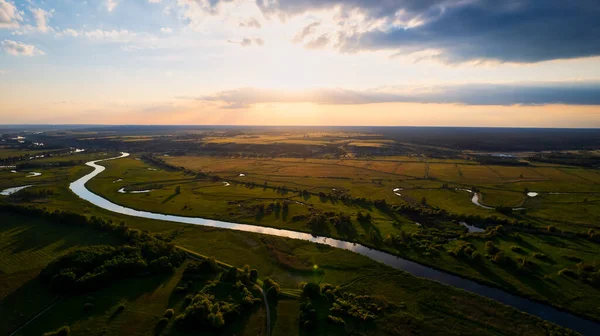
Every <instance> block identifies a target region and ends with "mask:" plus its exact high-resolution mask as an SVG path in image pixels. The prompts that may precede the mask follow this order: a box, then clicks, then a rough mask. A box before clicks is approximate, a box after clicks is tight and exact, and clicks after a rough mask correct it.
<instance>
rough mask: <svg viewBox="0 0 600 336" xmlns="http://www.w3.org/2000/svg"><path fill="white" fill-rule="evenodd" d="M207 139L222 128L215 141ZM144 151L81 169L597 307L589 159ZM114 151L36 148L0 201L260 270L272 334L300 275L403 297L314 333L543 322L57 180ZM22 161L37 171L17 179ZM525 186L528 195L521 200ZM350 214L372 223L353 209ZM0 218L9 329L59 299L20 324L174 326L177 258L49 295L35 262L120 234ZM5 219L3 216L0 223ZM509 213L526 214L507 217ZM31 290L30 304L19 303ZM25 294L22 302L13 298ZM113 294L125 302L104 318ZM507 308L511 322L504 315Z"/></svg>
mask: <svg viewBox="0 0 600 336" xmlns="http://www.w3.org/2000/svg"><path fill="white" fill-rule="evenodd" d="M78 136H83V137H88V136H91V137H90V138H86V139H89V140H86V141H90V142H93V141H95V140H94V139H97V138H96V137H95V136H94V133H90V134H85V133H78ZM102 136H103V138H102V141H103V143H104V141H109V142H111V143H112V142H114V143H119V144H124V143H127V146H138V145H140V144H141V143H153V141H155V140H156V138H160V136H158V135H143V134H142V135H131V136H120V135H115V136H112V135H111V136H109V137H106V136H105V135H102ZM273 136H274V135H260V136H258V137H255V136H254V135H251V136H230V137H229V138H228V137H227V136H218V137H211V136H208V137H204V138H203V140H202V144H201V146H204V144H208V145H219V146H220V145H223V144H225V145H227V146H229V145H231V143H233V144H238V142H245V141H258V142H260V141H262V143H258V142H257V143H244V145H252V146H261V145H263V144H273V139H271V137H273ZM277 136H280V135H277ZM346 136H347V135H346ZM341 137H343V136H342V135H340V134H321V135H319V134H318V133H315V134H310V137H308V138H309V139H310V140H305V139H302V138H299V139H295V138H298V136H297V135H285V136H283V138H285V139H287V140H289V141H315V142H318V141H323V143H320V144H318V145H317V146H320V147H327V146H329V145H328V144H331V143H332V142H331V140H332V138H336V139H337V140H335V141H334V142H336V141H338V140H339V138H341ZM347 137H348V139H346V140H345V142H339V143H335V144H334V145H335V146H342V147H341V148H346V149H347V148H355V149H356V148H358V149H357V150H361V149H360V148H361V147H363V146H361V145H368V148H371V149H372V150H375V151H377V150H387V149H389V147H390V145H389V144H387V142H386V141H382V140H381V139H366V138H364V137H363V136H362V135H360V134H356V135H354V136H347ZM213 138H215V139H217V138H219V139H221V140H223V139H228V140H227V141H226V142H223V143H219V144H217V143H214V141H213ZM240 138H241V139H242V140H240ZM169 141H171V140H169ZM172 141H173V142H175V141H179V140H178V139H172ZM194 141H196V140H194ZM231 141H232V142H231ZM327 141H329V142H327ZM173 142H170V143H173ZM361 142H362V143H361ZM357 143H360V144H357ZM376 143H379V144H376ZM350 144H352V145H350ZM288 145H289V144H288ZM296 145H302V142H300V143H296ZM311 145H314V143H312V144H311ZM190 146H191V145H190ZM121 148H123V147H121ZM202 148H203V147H202ZM418 148H419V149H422V148H423V147H421V146H419V147H418ZM123 149H124V150H127V148H123ZM228 150H229V149H228ZM432 150H437V149H435V148H432ZM147 154H149V152H146V151H143V152H139V151H136V152H133V155H132V156H131V157H129V158H124V159H119V160H113V161H107V162H104V163H102V165H104V166H105V167H106V168H107V169H106V170H105V171H104V172H103V173H101V174H100V175H99V176H97V177H95V178H94V179H93V180H91V181H90V182H89V183H88V185H87V186H88V188H89V189H90V190H92V191H93V192H95V193H97V194H99V195H101V196H103V197H106V198H108V199H110V200H111V201H113V202H115V203H118V204H121V205H124V206H127V207H130V208H135V209H140V210H149V211H154V212H161V213H167V214H177V215H184V216H190V217H203V218H210V219H216V220H222V221H228V222H238V223H248V224H253V225H260V226H268V227H276V228H285V229H290V230H295V231H302V232H308V233H314V234H319V235H325V236H329V237H334V238H338V239H342V240H346V241H350V242H358V243H360V244H363V245H366V246H370V247H373V248H376V249H379V250H383V251H385V252H388V253H392V254H395V255H398V256H401V257H403V258H406V259H410V260H414V261H417V262H419V263H421V264H424V265H428V266H431V267H434V268H437V269H441V270H445V271H447V272H450V273H453V274H457V275H460V276H462V277H465V278H469V279H473V280H476V281H479V282H482V283H485V284H489V285H492V286H496V287H500V288H502V289H504V290H506V291H509V292H511V293H515V294H518V295H521V296H525V297H529V298H533V299H535V300H537V301H541V302H546V303H548V304H552V305H554V306H557V307H560V308H562V309H565V310H568V311H570V312H574V313H576V314H578V315H582V316H585V317H587V318H590V319H595V320H600V311H599V310H598V307H597V304H596V303H597V302H598V301H599V300H600V288H599V287H598V286H597V284H595V283H594V282H593V281H595V280H594V279H593V276H594V275H593V274H595V273H594V272H597V271H598V265H599V264H600V259H599V256H600V244H598V242H597V240H594V239H593V237H594V234H595V231H594V230H596V231H597V230H598V229H599V228H598V225H599V224H600V220H599V219H600V206H599V205H600V194H599V193H598V191H597V190H598V188H597V187H598V184H600V174H599V173H598V170H595V169H588V168H581V167H575V166H565V165H558V164H549V163H536V162H530V164H529V165H523V166H507V165H493V164H481V163H479V162H478V161H476V160H474V159H473V158H471V157H468V156H457V157H452V158H440V157H429V156H426V155H414V154H409V155H389V156H377V155H370V156H367V157H365V156H363V155H353V154H352V153H346V154H344V155H343V156H339V157H331V156H330V155H329V154H324V155H321V156H319V157H310V158H298V157H268V156H262V155H260V156H258V155H252V156H250V155H242V154H232V155H216V156H215V155H211V156H208V155H197V154H188V155H181V154H179V153H173V152H164V153H160V152H159V153H154V156H153V157H154V158H155V159H152V160H150V159H149V157H148V156H147ZM116 155H117V152H115V151H114V148H112V149H111V151H100V150H98V151H89V152H83V153H76V154H72V155H68V156H67V155H65V156H57V157H52V158H43V159H36V160H31V163H35V164H36V166H35V168H24V169H22V170H21V169H19V172H18V173H11V172H10V171H9V170H0V189H4V188H9V187H15V186H20V185H29V184H31V185H33V186H32V187H30V188H28V189H25V190H24V191H20V192H18V193H16V194H14V195H12V196H0V203H10V204H18V205H27V206H34V207H37V208H41V209H45V210H46V211H50V212H52V211H55V210H60V211H71V212H75V213H78V214H83V215H86V216H88V217H92V216H96V217H101V218H104V219H106V220H110V221H112V222H114V223H119V222H121V221H125V222H126V224H127V226H128V227H130V228H132V229H139V230H142V231H144V232H148V233H150V234H158V235H161V236H173V237H174V238H173V243H174V244H175V245H177V246H179V247H181V248H184V249H187V250H189V251H192V252H194V253H199V254H201V255H204V256H214V257H215V258H217V259H218V260H220V261H222V262H224V263H226V264H229V265H235V266H237V267H240V268H241V267H243V266H244V265H245V264H248V265H251V266H252V267H253V268H256V269H257V270H259V273H260V277H261V279H265V278H267V277H270V278H273V279H274V280H275V281H276V282H277V283H279V284H280V285H281V287H282V293H283V294H282V296H281V298H280V301H279V303H278V306H277V309H276V310H277V313H276V315H275V316H274V318H273V321H272V328H271V329H272V331H273V333H272V334H273V335H287V334H289V333H290V332H291V334H306V331H305V330H303V329H302V328H301V327H300V320H299V310H300V309H301V305H302V303H303V299H302V297H300V293H301V291H300V289H299V287H298V286H299V284H300V283H302V282H315V283H320V284H324V283H331V284H333V285H335V286H340V288H342V289H343V291H346V292H351V293H357V294H365V295H375V296H378V297H385V298H387V300H389V301H390V302H391V303H392V304H393V305H394V306H395V307H396V306H397V307H402V309H394V310H393V314H388V315H385V316H383V317H382V318H381V320H378V322H377V323H376V324H375V325H373V326H366V327H365V329H360V328H358V329H356V328H357V324H356V323H352V322H349V324H348V326H347V328H349V329H347V330H343V329H335V328H333V329H332V328H328V327H327V328H324V329H319V330H318V331H314V332H313V333H318V334H321V335H328V334H344V332H348V331H353V332H355V331H356V332H362V333H365V334H373V335H376V334H377V335H380V334H398V333H406V334H413V333H425V334H436V333H443V334H448V333H455V334H507V333H508V334H523V333H532V334H547V333H549V332H550V331H549V330H548V329H547V328H549V327H548V324H545V323H542V322H540V320H538V319H536V318H532V317H529V316H525V315H522V314H520V313H517V312H516V311H515V310H513V309H511V308H508V307H505V306H503V305H500V304H498V303H495V302H493V301H490V300H486V299H483V298H481V297H479V296H476V295H471V294H468V293H466V292H463V291H460V290H455V289H452V288H448V287H447V286H442V285H440V284H437V283H433V282H431V281H427V280H422V279H418V278H414V277H412V276H410V275H408V274H406V273H403V272H401V271H396V270H393V269H391V268H389V267H387V266H384V265H382V264H379V263H377V262H374V261H372V260H370V259H368V258H366V257H362V256H360V255H356V254H354V253H352V252H348V251H343V250H338V249H334V248H330V247H327V246H321V245H315V244H311V243H308V242H303V241H296V240H290V239H283V238H276V237H270V236H262V235H258V234H250V233H242V232H236V231H227V230H220V229H213V228H205V227H196V226H190V225H182V224H175V223H165V222H160V221H153V220H145V219H139V218H133V217H127V216H122V215H117V214H114V213H111V212H108V211H105V210H102V209H99V208H96V207H95V206H93V205H91V204H89V203H87V202H84V201H82V200H80V199H78V198H77V197H76V196H75V195H74V194H73V193H72V192H71V191H70V190H69V189H68V185H69V183H70V182H72V181H74V180H76V179H77V178H78V177H81V176H83V175H84V174H85V173H87V172H89V171H91V168H89V167H87V166H85V165H83V163H84V162H86V161H89V160H93V159H100V158H107V157H112V156H116ZM65 162H67V163H68V164H65ZM160 162H163V163H164V164H163V163H160ZM61 165H63V166H61ZM33 171H35V172H40V173H42V175H40V176H35V177H27V176H29V175H30V174H29V173H30V172H33ZM459 189H470V190H475V191H476V192H478V195H479V197H480V202H481V203H483V204H485V205H486V206H490V207H504V208H525V209H526V210H524V211H512V212H502V211H496V210H494V209H491V210H490V209H485V208H482V207H479V206H477V205H475V204H473V202H472V201H471V197H472V195H471V194H470V193H469V192H466V191H463V190H459ZM140 191H141V192H140ZM145 191H149V192H145ZM527 192H536V193H538V195H537V196H535V197H530V196H528V195H527ZM376 201H377V202H379V201H385V204H386V206H385V207H381V206H378V205H377V204H378V203H377V202H376ZM284 207H285V210H282V208H284ZM407 209H408V210H407ZM411 209H413V210H414V209H419V211H421V212H419V213H414V212H411V211H413V210H411ZM442 210H444V211H446V212H448V213H451V214H456V215H457V216H462V217H460V218H466V219H469V224H476V225H478V226H479V227H481V228H484V229H486V231H485V232H482V233H468V232H467V229H466V228H465V227H464V226H462V225H461V224H460V223H459V220H458V219H457V218H458V217H448V216H444V215H441V216H440V215H439V212H440V211H442ZM359 213H360V216H364V215H368V216H369V218H370V219H369V220H367V221H365V220H361V219H360V218H361V217H359ZM2 216H6V217H4V218H7V219H9V220H8V221H5V220H2V221H1V222H2V223H3V224H2V228H0V230H2V235H0V239H2V244H0V246H10V248H7V249H3V250H2V251H0V254H1V255H0V257H3V260H2V262H0V271H1V272H2V273H0V279H1V281H0V282H1V284H0V290H1V292H0V294H2V295H4V297H5V298H6V300H3V299H2V298H0V302H3V303H2V304H4V302H12V303H11V304H12V305H14V306H15V307H19V308H18V309H16V310H13V311H12V312H8V311H6V309H5V310H4V311H3V312H2V313H3V314H9V315H10V316H11V321H13V322H11V324H10V329H8V330H14V328H16V327H17V326H18V325H20V324H21V323H23V321H26V320H28V318H30V317H31V316H33V315H35V314H37V313H38V312H40V311H41V310H43V308H44V307H48V306H49V305H51V304H54V303H56V305H55V306H53V307H52V309H50V310H48V311H47V312H45V313H44V314H43V315H41V316H40V317H39V318H37V319H35V321H34V322H32V323H30V324H29V325H27V326H26V327H25V328H24V329H23V330H22V331H20V334H31V333H33V334H41V333H43V332H47V331H51V330H55V329H57V328H59V327H61V326H62V325H64V324H67V325H69V326H70V327H71V329H72V332H73V333H74V334H89V333H91V332H92V331H94V332H95V331H100V332H102V333H105V334H139V335H142V334H151V333H154V334H160V333H162V334H179V331H175V330H174V329H173V328H172V325H171V324H168V326H167V327H166V328H164V326H163V328H158V329H157V328H156V327H157V324H158V323H159V321H160V319H161V318H162V314H163V313H164V311H165V309H167V308H174V309H175V311H176V312H177V313H179V312H180V311H181V309H182V305H181V303H182V302H183V297H180V298H179V299H177V300H174V299H173V297H174V295H173V291H174V290H175V288H176V287H178V286H179V285H180V283H181V281H182V274H183V269H184V267H185V266H182V267H181V268H178V269H177V270H176V271H175V272H174V273H173V275H172V276H163V277H149V278H144V279H142V280H139V279H135V280H123V281H121V282H119V283H118V284H115V285H114V286H111V287H109V288H104V289H101V290H100V291H98V292H97V293H92V294H89V295H87V296H81V297H74V298H69V299H61V300H60V301H56V300H57V299H58V298H57V297H56V296H55V295H53V294H52V293H50V292H48V291H47V290H45V289H44V288H42V287H41V285H40V284H39V283H37V282H36V280H35V277H36V276H37V274H38V273H39V271H40V269H41V268H43V267H44V266H45V264H47V263H48V262H50V261H51V260H53V259H55V258H58V257H60V256H61V255H64V254H65V253H68V252H69V251H71V250H72V249H73V248H77V247H80V246H85V245H97V244H109V245H111V244H117V243H118V242H117V241H115V240H114V239H112V238H111V237H105V236H104V235H102V234H98V233H93V232H89V231H86V230H83V229H82V230H75V231H73V230H64V229H63V228H60V227H55V225H54V224H48V223H42V222H43V221H41V222H40V221H33V222H31V224H30V226H31V227H30V228H29V229H25V228H27V226H25V225H23V223H25V222H27V223H29V222H28V220H27V219H26V218H16V217H14V216H13V217H10V216H12V215H7V214H2ZM319 216H324V217H323V218H325V221H324V222H318V221H317V219H319V218H321V217H319ZM344 216H346V217H347V218H348V220H346V219H344V218H345V217H344ZM4 218H3V219H4ZM340 218H341V221H342V223H341V224H339V223H338V221H339V220H340ZM498 221H500V222H501V221H504V222H503V223H507V225H504V227H498V225H497V224H494V223H496V222H498ZM7 222H10V223H11V225H8V226H6V225H5V224H4V223H7ZM38 222H39V223H38ZM313 222H315V223H317V224H318V225H316V226H315V225H314V223H313ZM514 222H519V223H525V224H527V225H526V226H514V225H512V224H510V223H514ZM15 223H16V224H15ZM311 223H313V224H311ZM319 223H320V224H319ZM38 226H39V228H38ZM23 230H25V231H23ZM37 232H39V233H41V234H42V235H41V236H38V235H37ZM596 238H597V237H596ZM111 239H112V240H111ZM21 240H23V241H21ZM42 241H43V242H42ZM490 243H491V244H492V245H493V247H494V248H493V249H492V248H490ZM19 244H20V245H22V246H23V247H21V248H20V249H19V248H16V247H15V246H19ZM28 244H34V245H35V244H39V245H40V246H29V245H28ZM590 270H591V271H590ZM138 284H139V288H137V285H138ZM132 287H135V290H132ZM37 297H39V298H40V299H39V300H38V301H39V302H36V303H35V304H34V303H31V304H29V305H28V304H27V302H33V301H35V300H36V299H35V298H37ZM89 297H92V298H93V300H94V301H95V303H94V304H95V305H96V308H98V309H96V310H94V311H93V312H92V314H91V315H90V314H89V313H85V312H82V311H81V307H82V306H83V305H84V304H85V303H88V301H90V299H89ZM22 298H28V299H25V300H22ZM9 299H10V300H13V301H8V300H9ZM21 300H22V302H23V303H24V304H23V305H19V304H17V301H21ZM121 305H125V306H126V309H125V310H124V311H123V312H122V313H121V314H115V312H116V310H117V309H118V307H119V306H121ZM4 307H6V305H5V306H4ZM55 307H56V309H55ZM177 307H179V308H177ZM457 307H458V308H457ZM15 314H16V315H15ZM20 314H22V315H20ZM264 318H265V312H264V311H263V310H261V309H259V310H257V311H256V312H254V313H253V314H252V315H251V317H250V318H249V319H248V320H247V321H246V324H244V325H242V326H240V328H239V329H238V330H237V334H252V335H255V334H264V330H263V329H261V328H264ZM515 320H518V321H521V322H519V323H514V321H515ZM507 321H510V322H507ZM290 328H291V329H290ZM449 330H450V331H449Z"/></svg>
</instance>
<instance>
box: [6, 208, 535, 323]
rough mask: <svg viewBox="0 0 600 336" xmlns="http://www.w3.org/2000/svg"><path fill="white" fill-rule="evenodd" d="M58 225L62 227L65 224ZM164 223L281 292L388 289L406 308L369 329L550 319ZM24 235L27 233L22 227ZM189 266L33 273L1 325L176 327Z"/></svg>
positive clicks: (281, 308) (331, 260) (301, 251)
mask: <svg viewBox="0 0 600 336" xmlns="http://www.w3.org/2000/svg"><path fill="white" fill-rule="evenodd" d="M21 220H22V219H21ZM32 223H35V225H36V228H37V229H42V228H43V227H44V226H45V225H47V223H41V222H37V221H33V222H32ZM57 225H59V227H60V224H57ZM163 225H165V226H166V225H169V226H170V227H173V226H175V227H177V228H183V229H184V232H183V233H182V234H181V235H180V236H179V237H178V238H177V243H178V244H181V245H184V246H187V247H189V248H190V249H193V250H196V251H199V252H205V251H206V252H208V253H209V254H210V255H215V256H218V258H219V259H220V260H223V261H226V262H227V263H230V264H232V265H236V266H238V267H241V266H242V265H243V264H250V265H252V267H256V268H257V269H258V270H259V273H260V276H261V278H264V277H265V276H270V277H273V278H274V279H276V281H278V282H279V283H280V284H281V285H282V287H283V288H284V291H290V292H294V291H295V290H294V288H297V285H298V283H299V282H301V281H313V282H328V283H333V284H338V285H345V286H344V287H343V288H344V290H347V291H351V292H355V293H357V294H367V295H376V296H381V297H386V298H387V300H389V301H390V302H391V303H392V304H394V305H397V306H398V307H402V309H401V310H400V311H398V312H397V313H394V314H393V315H390V316H385V317H384V318H383V319H382V320H380V321H378V323H377V324H376V325H370V326H361V327H360V328H361V330H362V331H363V332H366V333H367V334H374V335H375V334H388V333H397V332H398V330H405V331H411V332H419V331H421V332H427V333H447V331H448V329H447V328H448V327H449V326H451V327H452V328H451V332H452V333H454V334H457V335H458V334H472V333H485V334H498V335H499V334H523V333H527V334H532V335H543V334H545V333H546V325H544V324H543V323H542V322H541V321H540V320H538V319H536V318H533V317H531V316H529V315H526V314H522V313H518V312H516V311H515V310H513V309H511V308H508V307H506V306H503V305H500V304H497V303H495V302H492V301H488V300H486V299H483V298H481V297H479V296H476V295H470V294H467V293H465V292H463V291H460V290H456V289H452V288H449V287H446V286H442V285H440V284H438V283H435V282H431V281H426V280H421V279H418V278H414V277H412V276H409V275H407V274H405V273H403V272H399V271H395V270H392V269H390V268H389V267H386V266H383V265H381V264H378V263H376V262H373V261H371V260H369V259H367V258H365V257H362V256H358V255H355V254H354V253H351V252H348V251H343V250H337V249H334V248H330V247H325V246H318V245H315V244H311V243H308V242H302V241H295V240H288V239H281V238H276V237H265V236H261V235H258V234H247V233H240V232H232V231H224V230H213V229H207V228H202V227H193V226H184V225H177V224H170V223H164V224H163ZM143 227H144V226H139V228H143ZM146 228H148V227H146ZM68 229H70V228H68ZM95 233H96V234H95ZM89 236H90V237H88V238H87V239H95V238H93V237H95V236H97V232H89ZM18 237H20V238H23V239H25V236H18ZM49 237H51V236H49ZM82 238H84V237H82ZM61 239H62V238H60V237H54V238H53V239H52V238H48V241H50V240H55V241H56V240H58V241H60V240H61ZM50 245H52V244H50ZM236 247H237V249H236ZM275 250H276V251H279V253H289V254H291V255H294V256H296V257H297V259H295V260H292V261H290V259H287V260H288V263H287V264H282V262H281V259H280V258H277V257H276V256H275V254H274V252H273V251H275ZM242 252H243V253H242ZM57 255H58V254H57ZM306 263H308V264H312V263H315V264H318V265H319V269H321V270H322V272H321V273H319V274H316V273H314V272H307V271H304V270H298V269H299V266H300V265H304V264H306ZM183 267H185V265H184V266H183ZM183 267H181V268H179V269H178V270H177V271H176V272H175V273H174V274H173V275H171V276H153V277H146V278H137V279H129V280H123V281H119V282H116V283H113V284H111V286H109V287H107V288H104V289H101V290H99V291H96V292H92V293H87V294H84V295H76V296H71V297H66V298H62V299H60V300H58V298H56V297H55V296H53V295H52V294H51V293H49V292H47V290H46V289H45V287H43V286H41V285H40V284H39V282H37V281H35V279H34V280H30V281H29V282H27V283H25V284H24V285H23V286H21V287H20V288H19V289H17V290H16V291H15V292H13V293H11V295H10V296H9V297H8V298H6V299H5V300H4V301H3V302H2V304H1V305H0V312H1V313H2V316H3V317H4V318H6V319H5V320H4V321H8V323H3V324H2V325H3V327H4V328H7V329H5V330H3V332H6V333H8V331H9V330H13V329H15V328H16V326H18V325H21V324H22V323H23V322H24V321H26V320H28V319H29V317H30V316H33V315H35V314H36V313H37V312H39V311H42V310H44V309H46V308H47V307H50V308H49V309H48V310H47V311H46V312H45V313H44V314H42V315H40V316H39V317H38V318H36V319H35V320H34V321H33V322H31V323H30V324H28V325H27V326H26V327H25V328H23V329H22V330H21V331H20V332H19V333H18V335H30V334H41V333H43V332H47V331H50V330H55V329H57V328H59V327H61V326H63V325H68V326H69V327H70V329H71V331H72V332H73V334H98V333H99V334H109V335H117V334H123V335H149V334H150V335H151V334H158V333H162V334H166V335H179V334H180V333H179V332H178V331H177V330H175V329H174V328H173V325H172V322H168V323H167V324H166V326H164V329H163V328H161V329H157V324H158V321H159V320H160V319H161V318H162V317H163V315H164V312H165V310H166V309H169V308H170V309H173V310H174V311H175V314H176V315H177V314H178V313H179V312H181V311H182V300H183V296H182V295H180V294H176V293H174V288H175V287H177V286H178V284H179V283H181V281H182V278H181V276H182V271H183ZM87 303H91V304H93V306H91V307H92V308H91V309H90V310H89V311H87V312H86V311H84V310H83V309H82V308H83V307H84V305H86V304H87ZM121 306H124V308H120V307H121ZM482 307H487V308H484V309H482ZM273 309H274V310H275V312H276V315H275V318H274V320H273V322H272V323H273V326H272V330H273V333H272V334H273V335H290V334H303V332H302V331H299V330H298V329H297V328H298V323H297V321H298V314H299V302H298V300H296V299H292V298H285V299H282V300H281V301H280V302H279V304H278V305H277V306H276V307H273ZM457 313H458V314H457ZM21 314H23V315H21ZM264 314H265V312H264V310H263V309H262V308H260V309H258V310H257V311H254V312H253V313H252V314H251V316H250V317H249V318H248V319H247V320H244V321H243V325H242V326H241V327H240V328H241V329H237V330H238V332H236V334H252V335H264V321H265V316H264ZM171 321H172V320H171ZM442 321H443V322H442ZM509 322H512V323H509ZM354 324H355V325H360V323H354ZM330 331H331V330H330V329H321V330H319V331H318V334H320V335H328V334H329V335H331V334H345V332H342V331H339V330H338V332H336V333H331V332H330Z"/></svg>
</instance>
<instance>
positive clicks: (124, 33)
mask: <svg viewBox="0 0 600 336" xmlns="http://www.w3.org/2000/svg"><path fill="white" fill-rule="evenodd" d="M83 34H84V35H85V36H86V37H87V38H89V39H91V40H98V41H106V42H118V43H125V42H131V41H133V40H134V39H135V38H136V36H137V34H136V33H135V32H132V31H129V30H127V29H121V30H115V29H113V30H101V29H96V30H91V31H87V32H85V33H83Z"/></svg>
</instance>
